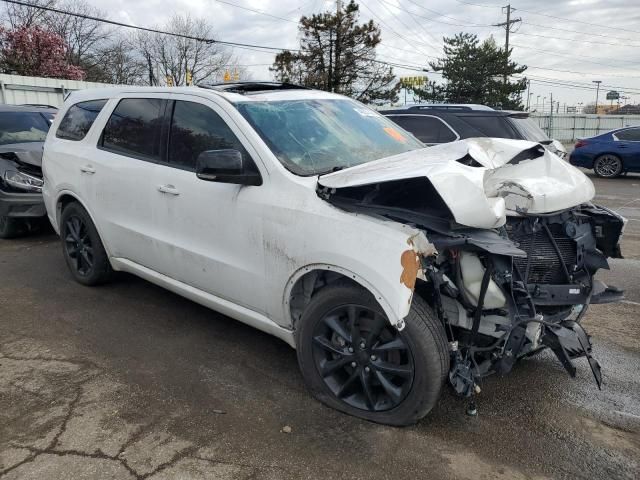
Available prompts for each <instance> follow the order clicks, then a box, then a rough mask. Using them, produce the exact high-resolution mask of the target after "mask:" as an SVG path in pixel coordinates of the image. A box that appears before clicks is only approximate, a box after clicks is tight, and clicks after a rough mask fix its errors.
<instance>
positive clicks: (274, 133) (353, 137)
mask: <svg viewBox="0 0 640 480" xmlns="http://www.w3.org/2000/svg"><path fill="white" fill-rule="evenodd" d="M237 108H238V110H239V111H240V113H241V114H242V115H243V116H244V117H245V118H246V119H247V120H248V121H249V123H251V125H252V126H253V128H255V130H256V131H257V132H258V134H259V135H260V136H261V137H262V139H263V140H264V141H265V142H266V143H267V145H268V146H269V148H270V149H271V150H272V151H273V153H274V155H275V156H276V157H278V159H279V160H280V162H282V164H283V165H284V166H285V167H286V168H288V169H289V170H291V171H292V172H293V173H296V174H298V175H318V174H323V173H328V172H331V171H335V170H339V169H341V168H345V167H351V166H354V165H359V164H361V163H366V162H371V161H373V160H377V159H379V158H384V157H388V156H391V155H396V154H399V153H403V152H407V151H410V150H416V149H418V148H424V145H423V144H422V143H421V142H420V141H418V140H417V139H416V138H415V137H413V135H411V134H410V133H408V132H406V131H404V130H402V128H400V127H398V125H396V124H395V123H392V122H391V121H390V120H387V119H386V118H385V117H383V116H382V115H380V114H378V113H377V112H375V111H373V110H371V109H369V108H367V107H365V106H363V105H361V104H359V103H357V102H354V101H351V100H347V99H344V100H342V99H336V100H327V99H324V100H308V99H307V100H285V101H276V102H244V103H239V104H237Z"/></svg>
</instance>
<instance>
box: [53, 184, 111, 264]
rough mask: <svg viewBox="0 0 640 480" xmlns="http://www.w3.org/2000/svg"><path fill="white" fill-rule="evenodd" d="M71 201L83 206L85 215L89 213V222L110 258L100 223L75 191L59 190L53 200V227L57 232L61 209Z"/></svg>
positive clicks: (58, 230)
mask: <svg viewBox="0 0 640 480" xmlns="http://www.w3.org/2000/svg"><path fill="white" fill-rule="evenodd" d="M71 202H77V203H78V204H80V206H81V207H82V208H84V210H85V212H87V215H89V218H90V219H91V222H92V223H93V225H94V226H95V228H96V231H97V232H98V236H99V237H100V241H101V242H102V246H103V247H104V249H105V252H107V256H108V257H109V258H111V254H110V251H109V246H108V245H107V244H106V243H105V241H104V235H102V231H101V229H100V225H99V224H98V223H97V222H96V219H95V217H94V215H93V213H91V210H90V209H89V208H88V207H87V205H86V204H85V202H83V201H82V200H81V199H80V197H78V196H77V195H76V194H75V193H73V192H71V191H69V190H63V191H61V192H60V193H59V194H58V196H57V198H56V202H55V225H54V227H55V228H56V231H57V232H58V233H60V220H61V219H62V210H63V209H64V207H65V206H66V205H68V204H69V203H71Z"/></svg>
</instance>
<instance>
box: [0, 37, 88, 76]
mask: <svg viewBox="0 0 640 480" xmlns="http://www.w3.org/2000/svg"><path fill="white" fill-rule="evenodd" d="M66 50H67V47H66V45H65V43H64V40H63V39H62V37H60V36H59V35H56V34H55V33H52V32H50V31H48V30H45V29H43V28H41V27H39V26H29V27H19V28H14V29H7V28H4V27H0V69H1V70H2V71H3V72H5V73H14V74H17V75H28V76H34V77H49V78H65V79H69V80H82V79H83V78H84V76H85V74H84V71H83V70H82V69H81V68H80V67H77V66H75V65H71V64H69V63H68V61H67V56H66Z"/></svg>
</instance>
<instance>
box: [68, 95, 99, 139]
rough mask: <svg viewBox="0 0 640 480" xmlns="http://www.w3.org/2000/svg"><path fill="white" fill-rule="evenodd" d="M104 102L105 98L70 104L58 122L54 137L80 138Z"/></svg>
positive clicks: (87, 130)
mask: <svg viewBox="0 0 640 480" xmlns="http://www.w3.org/2000/svg"><path fill="white" fill-rule="evenodd" d="M106 103H107V101H106V100H91V101H89V102H80V103H76V104H75V105H72V106H71V107H70V108H69V110H67V113H66V114H65V115H64V118H63V119H62V121H61V122H60V125H59V126H58V130H57V131H56V137H58V138H62V139H64V140H75V141H79V140H82V139H83V138H84V137H85V135H86V134H87V132H89V129H90V128H91V125H93V122H94V121H95V119H96V117H97V116H98V114H99V113H100V111H101V110H102V107H104V105H105V104H106Z"/></svg>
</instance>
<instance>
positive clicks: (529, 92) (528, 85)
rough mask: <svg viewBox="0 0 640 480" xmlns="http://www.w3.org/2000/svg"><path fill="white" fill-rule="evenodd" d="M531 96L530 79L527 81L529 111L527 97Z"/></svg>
mask: <svg viewBox="0 0 640 480" xmlns="http://www.w3.org/2000/svg"><path fill="white" fill-rule="evenodd" d="M530 98H531V80H529V81H528V82H527V111H529V99H530Z"/></svg>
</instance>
